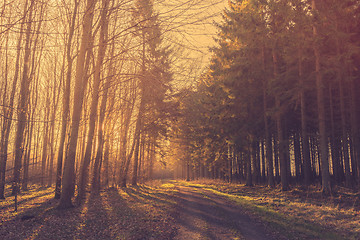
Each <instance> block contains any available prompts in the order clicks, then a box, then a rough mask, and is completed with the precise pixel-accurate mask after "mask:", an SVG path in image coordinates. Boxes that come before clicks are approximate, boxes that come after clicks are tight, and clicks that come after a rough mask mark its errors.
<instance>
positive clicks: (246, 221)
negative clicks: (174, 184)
mask: <svg viewBox="0 0 360 240" xmlns="http://www.w3.org/2000/svg"><path fill="white" fill-rule="evenodd" d="M178 198H179V201H178V208H179V209H178V210H179V217H178V221H177V225H178V226H177V227H178V234H177V236H176V237H175V239H176V240H189V239H221V240H223V239H224V240H225V239H248V240H252V239H254V240H271V239H275V238H274V237H273V236H271V235H270V234H268V233H267V232H266V230H265V229H264V226H262V225H261V224H259V223H256V222H255V221H254V220H253V219H251V218H250V217H249V216H248V215H246V214H245V213H244V211H242V209H241V208H240V207H239V206H235V205H234V204H232V203H231V202H229V201H228V200H226V199H225V198H222V197H220V196H218V195H216V194H214V193H211V192H209V191H206V190H203V189H200V188H195V187H184V186H180V187H179V193H178ZM276 239H279V238H277V237H276Z"/></svg>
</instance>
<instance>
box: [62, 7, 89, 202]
mask: <svg viewBox="0 0 360 240" xmlns="http://www.w3.org/2000/svg"><path fill="white" fill-rule="evenodd" d="M95 3H96V0H87V4H86V10H85V13H84V19H83V32H82V39H81V44H80V51H79V55H78V58H77V65H76V76H75V90H74V105H73V115H72V128H71V134H70V140H69V149H68V152H67V155H66V158H65V162H64V173H63V187H62V191H61V197H60V202H59V206H58V207H59V208H69V207H72V206H73V204H72V202H71V198H72V196H73V194H74V184H75V173H74V170H75V168H74V167H75V157H76V150H77V142H78V134H79V126H80V119H81V110H82V105H83V98H84V90H85V87H86V85H87V81H88V79H87V78H88V76H87V72H86V71H85V70H86V66H85V57H86V52H88V50H89V49H90V47H91V41H92V40H91V38H92V36H91V32H92V31H91V28H92V20H93V15H94V8H95Z"/></svg>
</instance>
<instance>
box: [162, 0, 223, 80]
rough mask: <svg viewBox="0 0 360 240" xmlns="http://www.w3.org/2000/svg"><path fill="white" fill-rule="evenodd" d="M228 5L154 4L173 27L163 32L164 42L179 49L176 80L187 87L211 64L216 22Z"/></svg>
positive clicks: (213, 0) (218, 1)
mask: <svg viewBox="0 0 360 240" xmlns="http://www.w3.org/2000/svg"><path fill="white" fill-rule="evenodd" d="M227 3H228V1H227V0H158V1H157V4H155V6H158V9H157V11H159V14H160V17H161V18H162V19H163V20H164V22H170V23H171V24H169V26H168V28H165V29H164V31H166V34H164V38H165V41H168V42H170V43H171V44H172V45H173V46H174V47H175V48H176V47H179V49H178V50H179V51H180V52H181V53H180V54H178V55H179V56H177V57H178V59H177V61H176V64H175V65H176V67H177V68H178V69H177V70H176V72H177V73H178V75H179V76H177V78H178V79H181V78H182V77H183V78H185V79H186V80H185V81H186V83H185V84H186V85H188V84H192V82H193V81H196V78H198V77H199V75H200V74H201V73H202V72H203V71H204V69H205V68H206V66H207V65H208V64H209V59H210V56H211V54H210V52H209V48H210V47H213V46H215V45H216V43H215V41H214V37H216V35H217V29H216V27H215V25H214V22H221V20H222V18H221V14H222V13H223V12H224V9H225V7H226V6H227ZM181 75H183V76H181Z"/></svg>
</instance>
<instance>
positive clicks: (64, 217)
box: [0, 180, 360, 240]
mask: <svg viewBox="0 0 360 240" xmlns="http://www.w3.org/2000/svg"><path fill="white" fill-rule="evenodd" d="M9 191H10V190H9V189H8V194H9ZM53 191H54V189H53V188H38V187H37V186H32V187H31V188H30V190H29V191H27V192H23V193H22V194H20V195H19V197H18V202H19V206H18V211H17V212H14V197H10V196H9V197H7V198H6V200H0V223H1V225H0V239H9V240H10V239H130V240H132V239H152V240H155V239H156V240H157V239H160V240H161V239H175V240H182V239H256V240H261V239H360V215H359V214H360V211H359V209H357V208H358V204H359V203H358V202H357V200H356V199H357V196H356V194H355V193H353V192H351V191H349V190H346V189H343V188H339V189H337V193H336V194H335V195H334V196H332V197H323V196H322V195H321V192H320V190H319V189H317V188H316V187H313V188H310V189H307V190H304V189H302V188H295V187H293V189H292V190H291V191H288V192H281V191H280V189H278V188H275V189H269V188H267V187H264V186H256V187H246V186H244V185H243V184H228V183H224V182H220V181H210V180H202V181H192V182H184V181H153V182H150V183H147V184H146V185H140V186H137V187H129V188H126V189H117V188H108V189H105V190H103V191H102V192H101V194H100V196H90V197H89V198H88V199H87V200H86V201H85V203H83V204H82V205H81V206H77V207H74V208H71V209H68V210H58V209H57V208H56V206H57V203H58V200H55V199H53Z"/></svg>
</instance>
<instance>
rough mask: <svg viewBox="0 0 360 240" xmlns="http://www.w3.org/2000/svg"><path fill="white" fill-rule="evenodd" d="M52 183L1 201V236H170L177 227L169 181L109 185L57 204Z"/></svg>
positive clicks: (90, 237)
mask: <svg viewBox="0 0 360 240" xmlns="http://www.w3.org/2000/svg"><path fill="white" fill-rule="evenodd" d="M53 191H54V189H53V188H46V189H42V188H38V187H36V186H33V187H32V188H31V190H30V191H29V192H24V193H22V194H21V195H20V196H19V201H20V202H19V208H18V211H17V212H14V211H13V197H9V198H7V199H6V200H2V201H0V207H1V209H0V216H1V217H0V222H1V226H0V239H7V240H11V239H14V240H15V239H16V240H20V239H130V240H131V239H169V238H172V237H173V236H174V235H175V233H176V228H175V227H174V223H173V222H174V218H173V216H172V212H173V211H174V210H173V209H174V207H173V200H172V196H173V194H174V191H173V190H172V188H170V187H167V186H156V187H155V186H153V187H150V186H145V185H144V186H139V187H135V188H127V189H117V188H110V189H106V190H104V191H102V192H101V193H100V196H92V197H89V198H88V199H87V200H86V202H85V203H83V204H82V205H81V206H77V207H74V208H71V209H67V210H58V209H57V208H56V207H57V203H58V200H54V199H53Z"/></svg>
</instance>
